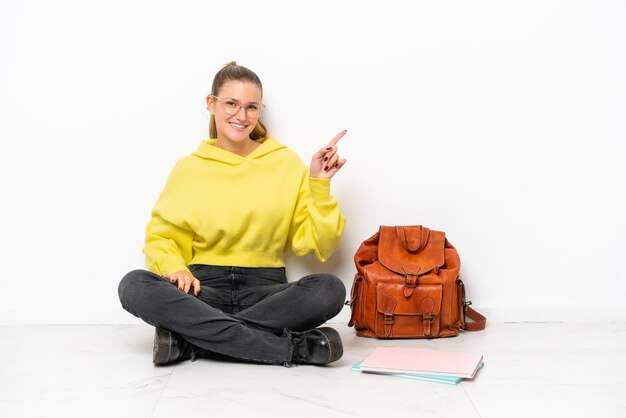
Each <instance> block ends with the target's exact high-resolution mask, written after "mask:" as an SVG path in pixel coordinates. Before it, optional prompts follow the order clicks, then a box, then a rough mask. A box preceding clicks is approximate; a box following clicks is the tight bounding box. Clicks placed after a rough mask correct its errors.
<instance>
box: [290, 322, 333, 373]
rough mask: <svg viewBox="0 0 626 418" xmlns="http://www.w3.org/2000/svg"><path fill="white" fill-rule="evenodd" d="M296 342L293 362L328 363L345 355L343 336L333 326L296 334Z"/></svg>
mask: <svg viewBox="0 0 626 418" xmlns="http://www.w3.org/2000/svg"><path fill="white" fill-rule="evenodd" d="M294 334H295V333H294ZM294 343H295V349H294V353H293V362H294V363H296V364H315V365H322V364H328V363H332V362H333V361H337V360H339V359H340V358H341V356H343V344H342V343H341V337H340V336H339V333H338V332H337V331H335V330H334V329H332V328H328V327H323V328H315V329H312V330H310V331H307V332H303V333H300V334H295V335H294Z"/></svg>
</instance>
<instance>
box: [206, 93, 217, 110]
mask: <svg viewBox="0 0 626 418" xmlns="http://www.w3.org/2000/svg"><path fill="white" fill-rule="evenodd" d="M206 108H207V110H208V111H209V112H211V114H212V115H213V114H214V113H215V98H214V97H213V96H211V95H210V94H209V95H208V96H207V97H206Z"/></svg>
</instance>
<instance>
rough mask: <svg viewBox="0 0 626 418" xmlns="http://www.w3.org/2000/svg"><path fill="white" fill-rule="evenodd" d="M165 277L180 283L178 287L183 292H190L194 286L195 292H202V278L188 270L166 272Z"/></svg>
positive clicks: (195, 293) (196, 293)
mask: <svg viewBox="0 0 626 418" xmlns="http://www.w3.org/2000/svg"><path fill="white" fill-rule="evenodd" d="M163 277H165V278H166V279H167V280H169V281H170V282H172V283H175V284H176V283H178V288H179V289H180V290H182V291H183V292H185V293H187V292H189V289H191V288H192V287H193V294H194V295H196V296H198V294H199V293H200V280H198V279H196V278H195V277H193V275H192V274H191V273H190V272H188V271H187V270H181V271H177V272H176V273H172V274H166V275H165V276H163Z"/></svg>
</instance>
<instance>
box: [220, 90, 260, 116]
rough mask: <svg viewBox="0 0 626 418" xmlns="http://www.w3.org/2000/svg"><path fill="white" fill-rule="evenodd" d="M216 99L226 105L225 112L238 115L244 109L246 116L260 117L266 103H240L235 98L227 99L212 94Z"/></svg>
mask: <svg viewBox="0 0 626 418" xmlns="http://www.w3.org/2000/svg"><path fill="white" fill-rule="evenodd" d="M211 97H213V98H214V99H215V100H217V101H219V102H221V103H222V104H223V105H224V112H226V113H227V114H229V115H236V114H237V113H239V109H243V111H244V113H245V115H246V116H248V117H250V118H258V117H259V116H261V112H263V108H264V107H265V105H264V104H261V103H248V104H247V105H242V104H239V102H238V101H237V100H235V99H226V98H222V97H218V96H213V95H211Z"/></svg>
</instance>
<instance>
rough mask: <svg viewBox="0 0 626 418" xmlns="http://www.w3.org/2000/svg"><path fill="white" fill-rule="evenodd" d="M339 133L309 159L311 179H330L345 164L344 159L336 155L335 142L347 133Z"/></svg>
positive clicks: (345, 131)
mask: <svg viewBox="0 0 626 418" xmlns="http://www.w3.org/2000/svg"><path fill="white" fill-rule="evenodd" d="M347 132H348V131H347V130H344V131H341V132H339V133H338V134H337V136H335V137H334V138H333V139H332V141H330V142H329V143H328V145H326V147H324V148H322V149H320V150H319V151H317V152H316V153H315V155H313V158H311V177H313V178H316V179H330V178H332V177H333V176H334V175H335V174H337V171H339V170H341V167H343V166H344V164H345V163H346V159H345V158H339V154H337V142H339V140H340V139H341V138H343V136H344V135H345V134H346V133H347Z"/></svg>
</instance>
